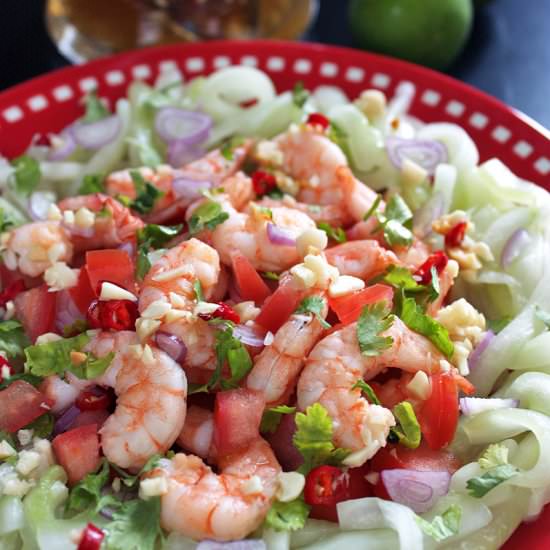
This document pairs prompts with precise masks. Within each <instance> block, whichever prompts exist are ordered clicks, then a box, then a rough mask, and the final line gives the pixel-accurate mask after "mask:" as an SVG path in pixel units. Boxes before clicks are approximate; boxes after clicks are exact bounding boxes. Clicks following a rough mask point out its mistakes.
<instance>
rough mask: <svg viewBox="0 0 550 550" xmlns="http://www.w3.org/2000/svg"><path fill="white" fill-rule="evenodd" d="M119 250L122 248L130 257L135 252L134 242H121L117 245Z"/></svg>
mask: <svg viewBox="0 0 550 550" xmlns="http://www.w3.org/2000/svg"><path fill="white" fill-rule="evenodd" d="M117 248H118V249H119V250H124V252H126V253H127V254H128V256H130V258H132V257H133V256H134V254H135V252H136V247H135V245H134V243H132V242H125V243H122V244H120V245H118V247H117Z"/></svg>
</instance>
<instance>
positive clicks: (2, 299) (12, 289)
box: [0, 279, 25, 307]
mask: <svg viewBox="0 0 550 550" xmlns="http://www.w3.org/2000/svg"><path fill="white" fill-rule="evenodd" d="M24 291H25V283H24V282H23V279H18V280H17V281H14V282H13V283H11V284H9V285H8V286H7V287H6V288H4V290H2V292H0V307H4V306H5V305H6V304H7V303H8V302H9V301H10V300H13V299H14V298H15V297H16V296H17V295H18V294H20V293H21V292H24Z"/></svg>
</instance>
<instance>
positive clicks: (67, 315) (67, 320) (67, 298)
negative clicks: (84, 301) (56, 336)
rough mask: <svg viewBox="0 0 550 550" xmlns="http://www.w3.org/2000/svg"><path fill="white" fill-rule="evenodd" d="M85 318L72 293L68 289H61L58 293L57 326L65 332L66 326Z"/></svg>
mask: <svg viewBox="0 0 550 550" xmlns="http://www.w3.org/2000/svg"><path fill="white" fill-rule="evenodd" d="M79 320H82V321H83V320H84V316H83V315H82V313H80V310H79V309H78V308H77V307H76V304H75V303H74V301H73V299H72V297H71V295H70V293H69V292H68V291H67V290H60V291H59V292H58V293H57V302H56V313H55V328H56V329H57V330H58V331H59V332H60V333H61V334H63V329H64V328H65V327H66V326H70V325H72V324H73V323H74V322H75V321H79Z"/></svg>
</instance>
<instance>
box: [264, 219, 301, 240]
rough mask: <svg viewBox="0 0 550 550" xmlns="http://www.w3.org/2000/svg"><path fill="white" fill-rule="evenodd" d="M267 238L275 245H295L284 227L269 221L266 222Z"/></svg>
mask: <svg viewBox="0 0 550 550" xmlns="http://www.w3.org/2000/svg"><path fill="white" fill-rule="evenodd" d="M267 238H268V239H269V242H270V243H271V244H275V245H277V246H296V239H295V238H294V237H291V236H290V235H289V234H288V233H287V232H286V231H285V230H284V229H282V228H281V227H277V226H276V225H275V224H274V223H271V222H269V223H268V224H267Z"/></svg>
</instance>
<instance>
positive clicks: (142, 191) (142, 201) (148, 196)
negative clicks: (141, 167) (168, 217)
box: [129, 170, 164, 214]
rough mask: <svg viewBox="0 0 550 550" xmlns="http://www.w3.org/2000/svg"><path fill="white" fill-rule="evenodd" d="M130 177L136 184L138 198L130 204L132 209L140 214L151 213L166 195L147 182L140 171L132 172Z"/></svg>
mask: <svg viewBox="0 0 550 550" xmlns="http://www.w3.org/2000/svg"><path fill="white" fill-rule="evenodd" d="M130 176H131V178H132V181H133V182H134V189H135V190H136V198H135V199H134V200H133V201H132V202H131V203H130V205H129V206H130V208H132V210H135V211H136V212H139V213H140V214H147V213H148V212H151V210H152V209H153V207H154V206H155V202H156V201H157V200H158V199H159V198H160V197H162V196H163V195H164V193H163V192H162V191H159V190H158V189H157V188H156V187H155V186H154V185H152V184H151V183H150V182H148V181H146V180H145V179H144V178H143V176H142V175H141V173H140V172H139V171H138V170H130Z"/></svg>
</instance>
